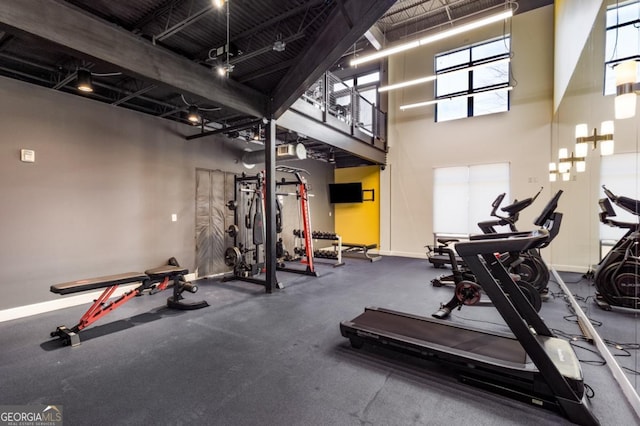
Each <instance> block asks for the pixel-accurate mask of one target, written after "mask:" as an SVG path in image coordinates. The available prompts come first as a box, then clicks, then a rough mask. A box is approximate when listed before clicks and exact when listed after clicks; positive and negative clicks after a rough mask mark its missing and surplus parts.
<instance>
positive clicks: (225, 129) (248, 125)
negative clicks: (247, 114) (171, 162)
mask: <svg viewBox="0 0 640 426" xmlns="http://www.w3.org/2000/svg"><path fill="white" fill-rule="evenodd" d="M259 124H266V123H265V120H263V119H258V120H252V121H249V122H246V123H240V124H236V125H234V126H229V127H222V128H220V129H216V130H209V131H208V132H202V133H196V134H195V135H190V136H187V138H186V139H187V140H188V141H190V140H193V139H200V138H204V137H206V136H211V135H219V134H221V133H228V132H235V131H238V130H244V129H249V128H251V127H254V126H257V125H259Z"/></svg>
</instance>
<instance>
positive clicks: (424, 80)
mask: <svg viewBox="0 0 640 426" xmlns="http://www.w3.org/2000/svg"><path fill="white" fill-rule="evenodd" d="M510 61H511V58H504V59H499V60H497V61H492V62H486V63H484V64H479V65H474V66H472V67H467V68H461V69H459V70H454V71H448V72H443V73H441V74H438V75H437V76H436V75H430V76H427V77H422V78H416V79H415V80H408V81H403V82H401V83H396V84H390V85H389V86H382V87H379V88H378V92H388V91H390V90H395V89H402V88H403V87H409V86H415V85H416V84H422V83H428V82H430V81H434V80H436V79H437V78H438V77H440V76H443V75H449V74H453V73H456V72H463V71H464V72H468V71H473V70H477V69H480V68H486V67H489V66H492V65H497V64H503V63H505V62H510Z"/></svg>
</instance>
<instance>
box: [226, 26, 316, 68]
mask: <svg viewBox="0 0 640 426" xmlns="http://www.w3.org/2000/svg"><path fill="white" fill-rule="evenodd" d="M303 37H304V33H303V32H300V33H296V34H293V35H290V36H289V37H286V38H284V39H282V41H283V42H284V43H291V42H293V41H296V40H300V39H301V38H303ZM271 51H273V43H271V44H269V45H267V46H264V47H261V48H259V49H256V50H252V51H251V52H248V53H243V54H242V55H239V56H238V57H236V58H234V59H231V60H230V61H229V63H230V64H231V65H236V64H238V63H240V62H243V61H246V60H247V59H251V58H255V57H256V56H260V55H263V54H265V53H268V52H271Z"/></svg>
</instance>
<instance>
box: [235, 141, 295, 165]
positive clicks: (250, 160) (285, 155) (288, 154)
mask: <svg viewBox="0 0 640 426" xmlns="http://www.w3.org/2000/svg"><path fill="white" fill-rule="evenodd" d="M306 158H307V149H306V148H305V146H304V145H303V144H301V143H297V144H283V145H278V146H276V161H279V160H304V159H306ZM258 163H264V150H263V149H259V150H257V151H247V152H245V153H244V154H243V155H242V164H244V166H245V167H246V168H248V169H250V168H252V167H253V166H255V165H256V164H258Z"/></svg>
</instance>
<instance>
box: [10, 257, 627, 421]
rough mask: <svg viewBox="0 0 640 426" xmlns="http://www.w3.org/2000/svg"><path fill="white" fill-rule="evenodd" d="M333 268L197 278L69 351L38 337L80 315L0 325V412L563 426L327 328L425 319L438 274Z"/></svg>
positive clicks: (390, 264)
mask: <svg viewBox="0 0 640 426" xmlns="http://www.w3.org/2000/svg"><path fill="white" fill-rule="evenodd" d="M346 262H347V265H346V266H344V267H341V268H332V267H331V266H330V265H328V264H320V265H319V266H318V270H319V272H320V274H321V276H320V277H319V278H312V277H306V276H301V275H295V274H289V273H280V274H279V279H280V280H281V281H282V282H283V283H284V285H285V288H284V289H283V290H280V291H278V292H276V293H274V294H271V295H268V294H264V292H263V289H262V287H260V286H255V285H252V284H248V283H243V282H239V281H236V282H229V283H221V282H219V281H216V280H203V281H202V282H200V283H199V284H200V291H199V292H198V293H197V294H195V295H192V294H189V295H188V296H187V298H189V299H206V300H207V301H208V302H209V304H210V305H211V306H210V307H208V308H205V309H202V310H198V311H182V312H178V311H171V310H168V309H166V308H165V307H164V304H165V299H166V297H168V296H169V294H168V292H167V293H166V294H163V293H160V294H156V295H153V296H148V295H145V296H142V297H138V298H135V299H133V300H131V301H130V302H129V303H127V304H125V305H124V306H123V307H122V308H120V309H118V310H116V311H114V312H113V313H112V314H111V315H108V316H107V317H105V318H104V319H101V320H100V321H99V322H97V323H96V324H95V325H93V326H91V327H90V328H88V329H87V330H85V331H83V332H82V334H81V339H82V345H80V346H79V347H76V348H70V347H61V346H60V345H59V342H57V341H52V340H51V339H49V338H48V335H49V332H51V331H53V330H54V329H55V327H56V326H58V325H61V324H65V325H68V326H72V325H74V324H75V322H77V320H78V319H79V318H80V316H81V315H82V313H84V311H85V310H86V309H87V308H88V306H78V307H73V308H68V309H63V310H60V311H56V312H51V313H47V314H42V315H38V316H34V317H30V318H25V319H20V320H15V321H11V322H5V323H2V324H0V336H2V337H0V343H1V347H2V349H1V351H0V377H2V385H1V386H0V404H2V405H11V404H19V405H22V404H32V403H42V404H59V405H62V406H63V409H64V422H65V424H67V425H86V424H93V425H132V424H136V425H164V424H167V425H176V424H178V425H179V424H188V425H363V424H372V425H410V424H420V425H444V424H451V423H455V424H465V425H466V424H474V425H513V424H523V425H528V424H530V425H540V424H545V425H550V424H567V423H568V422H567V421H566V420H564V419H563V418H562V417H561V416H559V415H558V414H556V413H553V412H549V411H545V410H542V409H539V408H536V407H532V406H529V405H526V404H523V403H520V402H517V401H514V400H510V399H505V398H504V397H501V396H498V395H494V394H491V393H487V392H485V391H482V390H479V389H476V388H473V387H469V386H467V385H464V384H461V383H459V382H457V381H456V379H455V377H454V376H453V375H452V374H451V373H450V372H449V371H447V370H445V369H443V368H442V367H440V366H438V365H434V364H430V363H427V362H422V361H419V360H413V359H410V358H407V357H403V356H397V355H395V354H393V353H391V352H388V351H384V350H380V349H371V348H368V349H367V348H364V349H362V350H356V349H352V348H351V347H350V345H349V342H348V341H347V340H346V339H344V338H343V337H342V336H341V335H340V332H339V326H338V325H339V323H340V321H342V320H348V319H352V318H354V317H355V316H357V315H359V314H360V313H361V312H362V310H363V308H364V307H365V306H368V305H373V306H383V307H388V308H391V309H396V310H399V311H405V312H412V313H416V314H421V315H426V316H428V315H430V314H431V313H432V312H433V311H435V310H436V308H437V307H438V304H439V303H440V302H441V301H446V300H448V299H449V297H450V295H451V289H450V288H433V287H432V286H431V284H430V280H431V279H432V278H434V277H435V276H437V275H439V274H440V273H442V272H443V270H435V269H433V268H431V267H430V266H429V265H428V263H427V262H426V261H425V260H419V259H406V258H392V257H385V258H384V259H382V260H381V261H379V262H375V263H369V262H366V261H363V260H356V259H347V260H346ZM114 272H117V271H114ZM78 278H83V277H78ZM52 284H54V283H52ZM552 286H553V284H552ZM552 290H553V291H557V289H552ZM541 313H542V315H543V316H544V317H545V319H546V320H547V322H548V324H549V325H550V326H551V327H553V328H557V329H562V330H564V331H566V332H568V333H577V327H576V326H575V324H572V323H570V322H567V321H564V320H563V319H562V317H563V315H567V313H568V312H567V308H566V305H565V304H564V302H563V301H562V300H561V298H552V299H551V300H550V301H548V302H546V303H544V304H543V307H542V311H541ZM452 321H458V322H471V323H473V324H474V325H475V326H479V327H484V326H486V327H487V328H495V329H504V328H505V326H504V325H503V323H502V321H501V320H500V319H499V317H498V315H497V312H496V311H495V309H494V308H492V307H482V308H481V307H465V308H463V310H461V311H456V312H455V313H454V315H453V318H452ZM615 321H616V320H615V318H612V319H611V320H610V321H608V324H610V326H612V327H614V324H615ZM631 337H633V334H632V335H631ZM636 341H637V339H636ZM578 355H579V357H580V358H583V359H587V360H589V359H592V358H597V357H596V355H593V354H589V353H587V352H581V351H580V350H578ZM583 371H584V376H585V381H586V382H587V384H589V385H590V386H591V387H592V388H593V390H594V392H595V397H594V398H593V399H592V405H593V411H594V413H595V415H596V416H597V417H598V418H599V419H600V421H601V423H602V424H604V425H622V424H624V425H630V424H637V422H638V420H637V419H636V418H635V417H634V416H633V414H632V411H631V410H630V408H629V407H628V405H627V404H626V403H625V402H624V400H623V397H622V394H621V392H620V391H619V389H618V387H617V385H616V384H615V382H614V381H613V378H612V377H611V376H610V374H609V371H608V369H607V368H606V367H603V366H596V365H590V364H588V363H585V364H583Z"/></svg>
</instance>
